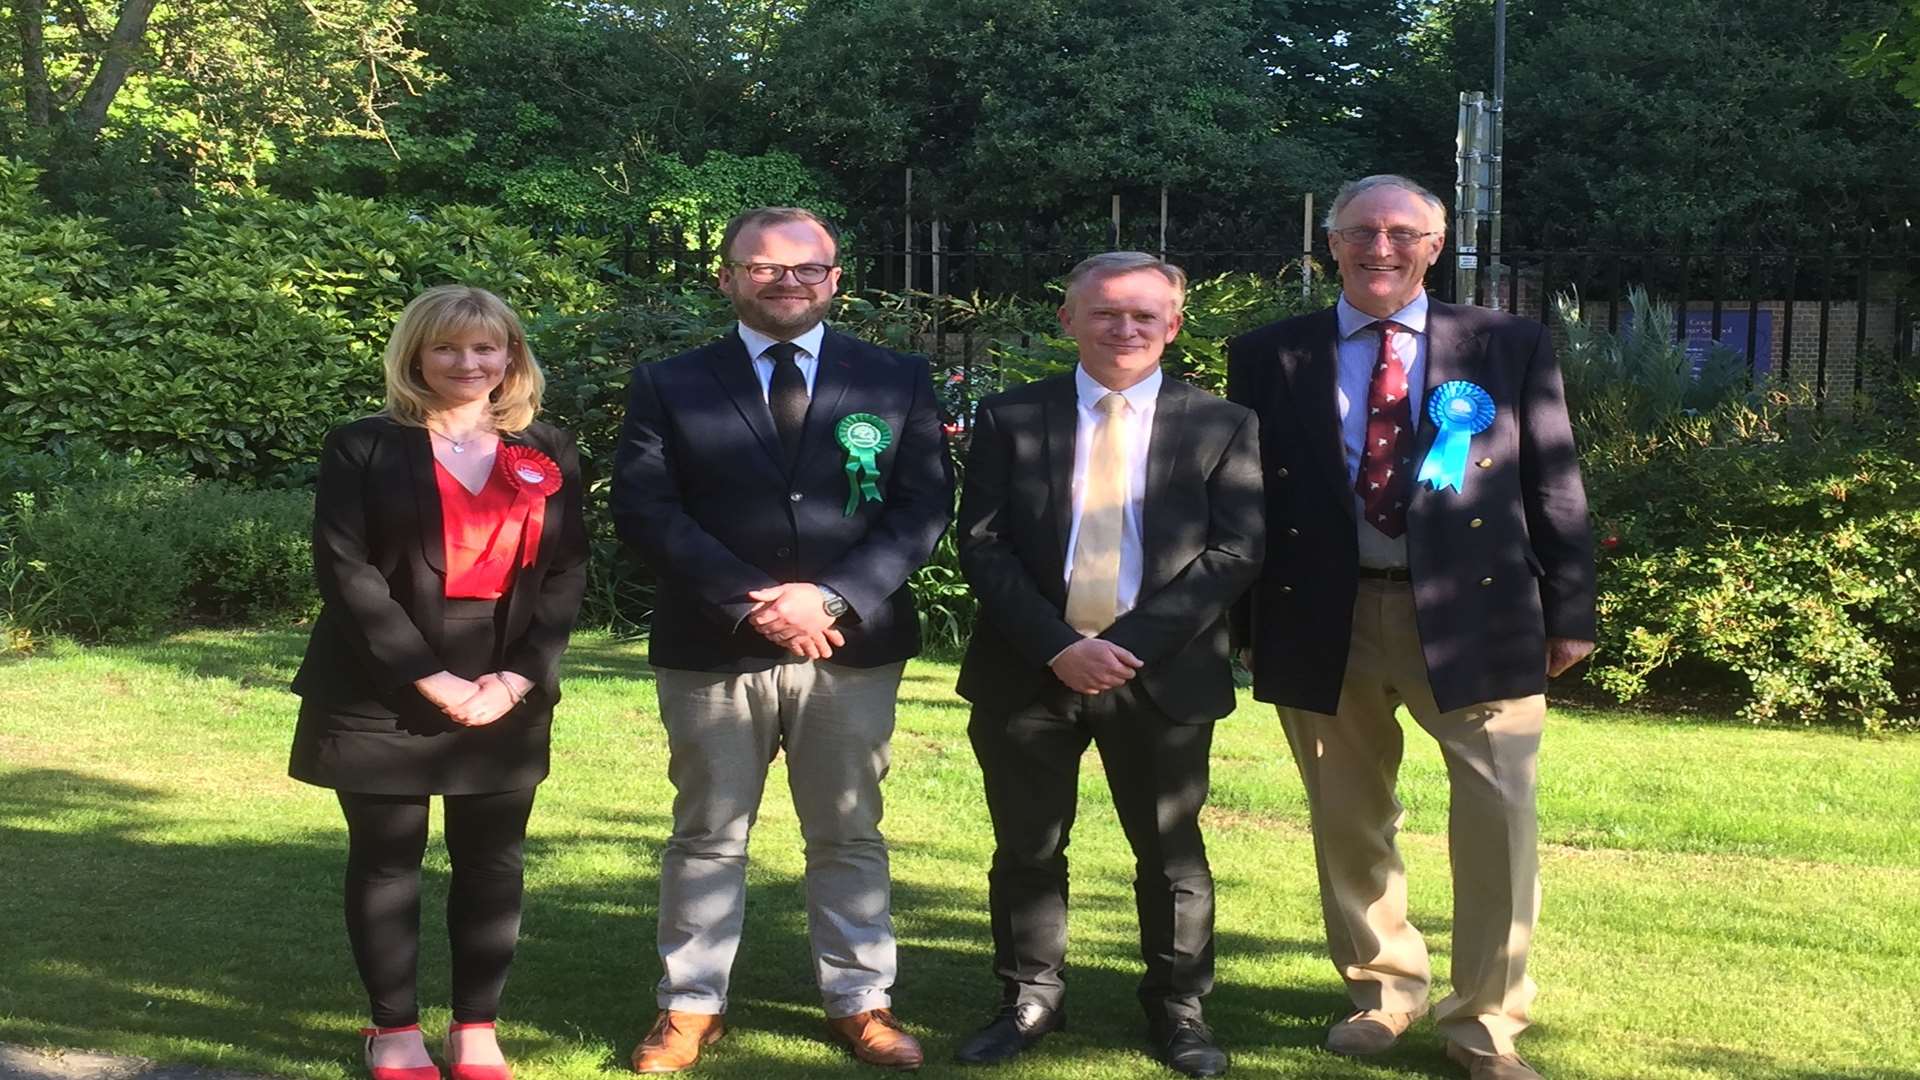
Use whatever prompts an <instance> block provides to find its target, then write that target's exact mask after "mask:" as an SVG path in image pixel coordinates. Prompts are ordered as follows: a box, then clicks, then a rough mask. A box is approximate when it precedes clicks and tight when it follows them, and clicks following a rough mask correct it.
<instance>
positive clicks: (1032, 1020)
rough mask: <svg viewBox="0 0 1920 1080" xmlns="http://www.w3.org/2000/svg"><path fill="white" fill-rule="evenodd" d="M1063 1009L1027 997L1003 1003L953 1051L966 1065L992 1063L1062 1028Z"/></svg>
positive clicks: (1065, 1015) (1064, 1016) (1063, 1023)
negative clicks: (988, 1021) (1025, 999)
mask: <svg viewBox="0 0 1920 1080" xmlns="http://www.w3.org/2000/svg"><path fill="white" fill-rule="evenodd" d="M1066 1026H1067V1013H1066V1010H1064V1009H1049V1008H1047V1007H1046V1006H1045V1005H1037V1004H1035V1003H1033V1002H1031V1001H1029V1002H1024V1003H1022V1004H1019V1005H1003V1006H1001V1008H1000V1013H999V1015H997V1016H995V1017H994V1018H993V1022H992V1023H990V1024H988V1025H987V1026H986V1027H983V1028H981V1029H980V1030H979V1031H976V1032H974V1033H973V1034H972V1035H971V1036H970V1037H968V1039H967V1041H966V1042H963V1043H961V1044H960V1049H959V1050H957V1051H955V1052H954V1055H953V1056H954V1057H955V1058H956V1059H957V1060H959V1061H960V1062H961V1063H962V1064H966V1065H996V1064H998V1063H1000V1062H1002V1061H1006V1060H1008V1059H1010V1058H1012V1057H1014V1056H1015V1055H1017V1054H1019V1053H1021V1052H1023V1051H1025V1050H1026V1049H1027V1048H1028V1047H1030V1046H1032V1045H1033V1044H1034V1043H1037V1042H1039V1041H1040V1040H1041V1039H1043V1038H1045V1037H1046V1036H1047V1035H1048V1034H1049V1033H1051V1032H1055V1031H1064V1030H1065V1029H1066Z"/></svg>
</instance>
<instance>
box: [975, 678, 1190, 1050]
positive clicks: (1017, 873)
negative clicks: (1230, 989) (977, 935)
mask: <svg viewBox="0 0 1920 1080" xmlns="http://www.w3.org/2000/svg"><path fill="white" fill-rule="evenodd" d="M967 733H968V735H969V737H970V738H971V739H972V741H973V752H974V755H975V756H976V757H977V758H978V759H979V761H980V771H981V773H982V774H983V775H984V777H985V779H986V793H987V809H988V811H989V813H991V814H992V817H993V836H994V852H993V868H992V870H991V872H990V873H989V875H988V905H989V908H990V910H991V913H992V920H993V967H994V973H995V974H996V975H998V976H999V977H1000V981H1001V998H1002V1002H1003V1004H1023V1003H1026V1002H1034V1003H1037V1004H1040V1005H1045V1006H1047V1007H1048V1008H1059V1007H1060V1005H1061V1004H1062V1000H1063V997H1064V994H1065V982H1064V980H1063V977H1062V973H1063V969H1064V968H1065V966H1066V953H1067V855H1066V851H1067V842H1068V839H1069V834H1070V833H1071V832H1072V829H1073V819H1074V812H1075V803H1076V795H1077V792H1078V786H1079V772H1080V756H1081V754H1082V753H1084V752H1085V750H1086V748H1087V744H1088V743H1089V742H1091V743H1095V744H1097V745H1098V746H1099V748H1100V759H1101V762H1102V764H1103V765H1104V766H1105V769H1106V775H1107V787H1108V789H1109V790H1110V791H1111V792H1112V793H1113V805H1114V809H1115V810H1117V811H1118V812H1119V816H1120V827H1121V829H1122V830H1123V831H1124V832H1125V833H1126V837H1127V842H1128V843H1129V844H1130V845H1131V846H1132V848H1133V856H1134V881H1133V894H1134V905H1135V907H1136V909H1137V910H1138V913H1139V917H1140V958H1141V959H1142V960H1144V961H1145V962H1146V967H1147V971H1146V976H1145V977H1144V978H1143V979H1141V981H1140V991H1139V993H1140V1003H1141V1005H1142V1006H1143V1007H1144V1008H1145V1009H1146V1013H1147V1019H1148V1021H1149V1023H1151V1024H1153V1025H1156V1026H1159V1025H1164V1024H1166V1023H1169V1022H1171V1021H1175V1020H1181V1019H1198V1018H1199V1017H1200V999H1201V997H1203V996H1204V995H1206V994H1207V993H1208V992H1209V991H1210V990H1212V989H1213V874H1212V872H1211V871H1210V870H1209V869H1208V867H1207V849H1206V843H1205V841H1203V840H1202V839H1201V836H1200V821H1199V817H1200V807H1201V806H1202V805H1203V804H1204V803H1205V802H1206V798H1207V754H1208V751H1209V750H1210V749H1211V747H1212V745H1213V725H1212V724H1210V723H1209V724H1175V723H1172V722H1170V721H1169V720H1167V718H1166V717H1165V716H1164V715H1163V714H1162V713H1161V712H1160V710H1159V709H1158V708H1156V707H1155V706H1154V705H1153V703H1152V702H1151V701H1150V700H1148V699H1147V697H1146V695H1145V694H1144V693H1142V692H1141V691H1140V690H1139V689H1137V688H1136V687H1135V686H1134V685H1131V684H1129V685H1126V686H1122V687H1120V688H1118V689H1115V690H1110V691H1107V692H1106V693H1103V694H1094V695H1084V694H1075V693H1072V692H1071V691H1069V690H1067V689H1066V688H1065V687H1064V686H1060V687H1056V688H1055V689H1054V690H1053V691H1051V692H1048V693H1046V694H1043V695H1042V696H1041V697H1040V698H1039V699H1038V700H1036V701H1034V702H1033V703H1032V704H1030V705H1028V706H1027V707H1025V708H1023V709H1020V710H1018V711H1016V712H1014V713H1012V714H1007V713H1002V712H995V711H988V710H983V709H981V708H979V707H975V709H974V710H973V713H972V717H971V719H970V721H969V723H968V726H967Z"/></svg>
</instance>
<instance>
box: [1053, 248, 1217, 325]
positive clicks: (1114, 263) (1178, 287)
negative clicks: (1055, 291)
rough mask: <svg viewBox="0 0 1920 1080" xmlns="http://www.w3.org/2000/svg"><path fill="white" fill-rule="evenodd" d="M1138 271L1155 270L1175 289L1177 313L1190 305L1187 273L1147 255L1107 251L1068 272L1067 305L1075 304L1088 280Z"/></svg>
mask: <svg viewBox="0 0 1920 1080" xmlns="http://www.w3.org/2000/svg"><path fill="white" fill-rule="evenodd" d="M1135 270H1152V271H1154V272H1156V273H1158V274H1159V275H1160V276H1161V277H1164V278H1166V279H1167V282H1168V283H1169V284H1171V285H1172V286H1173V310H1175V311H1179V310H1180V309H1181V308H1182V307H1183V306H1185V305H1186V302H1187V272H1186V271H1185V270H1182V269H1180V268H1179V267H1177V266H1175V265H1173V264H1172V263H1170V262H1168V261H1166V260H1165V259H1162V258H1160V257H1159V256H1157V255H1149V254H1147V253H1146V252H1144V251H1103V252H1101V253H1100V254H1098V255H1092V256H1088V257H1087V258H1085V259H1082V260H1080V264H1079V265H1078V266H1075V267H1074V268H1073V269H1072V270H1069V271H1067V290H1066V297H1065V299H1066V301H1067V302H1068V303H1072V302H1073V290H1074V289H1076V288H1078V287H1079V285H1080V283H1081V282H1083V281H1086V280H1087V279H1088V278H1096V277H1111V276H1113V275H1115V274H1131V273H1133V272H1134V271H1135Z"/></svg>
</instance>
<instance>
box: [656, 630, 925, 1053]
mask: <svg viewBox="0 0 1920 1080" xmlns="http://www.w3.org/2000/svg"><path fill="white" fill-rule="evenodd" d="M905 668H906V665H905V664H904V663H900V664H888V665H886V666H883V667H876V668H850V667H842V666H840V665H837V664H832V663H823V662H804V663H789V664H780V665H778V666H775V667H773V668H771V669H769V670H766V671H754V672H745V673H733V672H705V671H679V670H672V669H665V668H662V669H656V671H655V673H654V674H655V679H656V686H657V688H658V690H659V694H660V718H661V720H662V722H663V723H665V725H666V729H667V747H668V751H669V754H670V757H669V761H668V765H667V775H668V777H669V778H670V779H671V780H672V781H673V787H674V792H675V795H674V800H673V835H672V837H670V838H669V839H668V840H667V845H666V850H665V851H664V852H663V853H662V855H661V859H660V927H659V937H658V945H659V950H660V965H661V968H662V972H663V973H662V975H661V977H660V985H659V988H658V1000H659V1005H660V1007H661V1008H663V1009H674V1010H677V1011H681V1012H697V1013H720V1012H725V1011H726V1008H727V986H728V979H729V975H730V973H731V971H732V969H733V958H734V955H735V953H737V952H738V951H739V948H740V933H741V928H742V926H743V925H744V922H745V916H746V896H747V834H748V833H749V832H750V831H751V830H752V828H753V822H754V818H755V817H756V816H757V815H758V813H759V808H760V797H761V793H762V792H763V791H764V790H765V788H766V781H767V766H768V765H769V764H771V763H772V761H773V758H774V756H775V755H776V754H777V753H778V752H779V751H780V750H782V749H784V750H785V751H786V754H787V782H788V786H789V787H790V788H791V789H792V791H793V808H794V811H795V813H796V814H797V815H798V816H799V818H800V833H801V836H802V838H803V839H804V840H805V843H806V856H807V870H806V891H807V932H808V935H809V937H810V938H811V941H812V945H813V965H814V975H815V978H816V980H817V981H818V982H819V985H820V993H821V997H822V998H823V1000H824V1001H825V1004H826V1011H827V1015H828V1016H831V1017H841V1016H851V1015H853V1014H854V1013H858V1012H865V1011H867V1010H869V1009H880V1008H887V1007H890V1005H891V999H890V998H889V996H888V991H889V990H891V989H892V987H893V979H894V971H895V966H896V964H895V957H894V938H893V915H892V897H891V885H890V882H889V878H888V870H887V846H886V840H885V838H884V837H882V836H881V835H880V817H881V813H882V804H881V797H880V781H881V779H882V778H883V777H885V776H886V774H887V767H888V764H889V760H890V758H889V749H888V740H889V739H891V738H892V736H893V715H894V703H895V700H896V696H897V694H898V691H899V688H900V675H901V672H902V671H904V670H905Z"/></svg>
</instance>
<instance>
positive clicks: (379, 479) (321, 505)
mask: <svg viewBox="0 0 1920 1080" xmlns="http://www.w3.org/2000/svg"><path fill="white" fill-rule="evenodd" d="M429 440H430V436H429V435H428V432H427V429H425V428H420V427H409V426H406V425H403V424H397V423H394V422H393V421H392V420H389V419H387V418H386V417H384V416H370V417H367V418H366V419H364V420H357V421H355V422H353V423H351V424H346V425H343V426H341V427H338V428H335V429H334V430H333V431H332V432H330V433H329V434H328V435H327V441H326V446H325V449H324V450H323V451H322V454H321V460H320V479H319V483H318V484H317V485H316V487H315V491H314V512H313V561H314V567H313V568H314V574H315V576H316V578H317V579H318V580H319V585H320V598H321V601H322V606H321V609H320V617H319V618H318V619H317V620H316V621H315V622H314V626H313V633H312V636H311V637H309V638H308V640H307V653H306V657H305V659H304V660H302V661H301V664H300V671H299V673H298V674H296V675H295V676H294V680H293V690H294V692H295V693H297V694H299V695H300V696H301V697H303V698H305V699H307V700H308V701H309V702H315V703H320V704H323V705H325V706H327V707H328V708H329V709H330V710H333V711H338V712H346V713H352V714H355V715H359V716H371V717H378V716H386V717H392V716H424V717H430V718H435V720H436V722H437V718H438V714H439V710H437V709H435V708H434V707H433V706H432V705H430V704H428V703H427V701H426V699H425V698H422V697H421V696H420V693H419V691H417V690H415V689H414V688H413V682H414V680H416V679H421V678H425V677H426V676H428V675H432V674H433V673H435V672H437V671H442V670H445V669H446V667H447V665H446V662H445V661H444V660H442V659H441V655H440V645H441V641H440V635H441V631H442V623H443V621H444V617H445V610H446V587H447V583H446V573H447V562H446V543H445V540H444V536H443V534H444V527H443V523H442V519H441V516H440V489H439V485H438V483H437V481H436V480H435V478H434V463H433V444H432V442H431V441H429ZM502 442H503V443H507V444H511V443H516V442H518V443H524V444H525V445H528V446H531V447H533V448H535V449H537V450H540V451H541V452H542V453H545V454H546V455H547V456H548V457H551V458H552V459H553V460H554V462H555V463H556V464H558V465H559V466H560V475H561V486H560V490H559V491H557V492H555V493H554V494H552V495H550V496H548V497H547V507H546V518H545V523H544V527H543V529H542V531H541V535H540V550H539V552H538V553H536V557H535V561H534V564H533V565H532V566H530V567H523V568H522V569H521V570H520V571H519V572H518V573H517V574H516V575H515V577H514V584H513V587H512V589H511V590H510V591H509V592H508V594H507V598H506V605H507V610H506V621H505V624H504V628H503V632H502V635H501V636H502V640H503V641H504V642H505V643H506V644H505V649H504V653H503V655H502V657H501V663H502V669H503V670H507V671H513V672H516V673H518V674H520V675H524V676H526V677H527V678H528V679H529V680H531V681H532V682H533V683H534V685H535V690H534V691H533V692H532V695H530V697H532V696H534V695H537V699H536V700H534V701H532V702H531V704H532V705H534V706H536V707H548V706H551V705H552V704H553V703H554V702H556V701H558V700H560V678H559V668H560V654H561V653H562V652H564V651H565V650H566V647H567V636H568V635H569V634H570V633H572V631H573V622H574V619H575V617H576V616H578V615H579V612H580V598H581V596H582V595H584V594H585V592H586V585H587V566H586V563H587V533H586V526H585V523H584V519H583V517H582V515H581V509H580V507H581V494H582V487H583V485H582V484H581V481H580V455H579V453H578V452H577V451H576V450H575V448H574V442H573V436H571V435H569V434H567V433H566V432H565V431H562V430H561V429H559V428H556V427H552V426H550V425H547V424H540V423H536V424H533V425H532V426H530V427H529V428H527V430H525V431H523V432H520V433H519V434H518V435H508V436H504V437H503V438H502Z"/></svg>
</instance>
